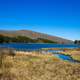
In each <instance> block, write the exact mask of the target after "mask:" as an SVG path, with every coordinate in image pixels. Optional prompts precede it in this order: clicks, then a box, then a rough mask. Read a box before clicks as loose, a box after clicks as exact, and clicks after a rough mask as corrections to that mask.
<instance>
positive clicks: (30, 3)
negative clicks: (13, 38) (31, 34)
mask: <svg viewBox="0 0 80 80" xmlns="http://www.w3.org/2000/svg"><path fill="white" fill-rule="evenodd" d="M0 29H1V30H2V29H3V30H4V29H5V30H21V29H26V30H32V31H37V32H42V33H47V34H50V35H55V36H60V37H63V38H67V39H71V40H76V39H78V40H79V39H80V0H0Z"/></svg>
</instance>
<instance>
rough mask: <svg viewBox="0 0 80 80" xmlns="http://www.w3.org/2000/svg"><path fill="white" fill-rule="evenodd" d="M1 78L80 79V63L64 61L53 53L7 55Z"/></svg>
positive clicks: (3, 61)
mask: <svg viewBox="0 0 80 80" xmlns="http://www.w3.org/2000/svg"><path fill="white" fill-rule="evenodd" d="M0 80H80V64H78V63H69V62H63V61H61V60H59V59H57V58H55V57H54V56H53V57H52V56H51V55H37V56H33V55H15V56H14V57H12V56H5V58H3V60H2V64H1V67H0Z"/></svg>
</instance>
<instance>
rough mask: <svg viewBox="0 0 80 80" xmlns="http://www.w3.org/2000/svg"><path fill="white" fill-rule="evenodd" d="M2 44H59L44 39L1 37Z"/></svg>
mask: <svg viewBox="0 0 80 80" xmlns="http://www.w3.org/2000/svg"><path fill="white" fill-rule="evenodd" d="M0 43H57V42H55V41H51V40H48V39H43V38H38V39H31V38H29V37H26V36H16V37H8V36H3V35H0Z"/></svg>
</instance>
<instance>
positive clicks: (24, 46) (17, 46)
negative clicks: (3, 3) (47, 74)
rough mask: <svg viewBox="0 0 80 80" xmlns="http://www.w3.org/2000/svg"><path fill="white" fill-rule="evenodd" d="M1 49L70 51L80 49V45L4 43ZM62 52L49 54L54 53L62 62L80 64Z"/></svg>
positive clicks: (0, 45)
mask: <svg viewBox="0 0 80 80" xmlns="http://www.w3.org/2000/svg"><path fill="white" fill-rule="evenodd" d="M0 47H6V48H14V49H16V50H20V51H28V50H30V51H31V50H39V49H41V48H69V49H73V48H80V46H79V45H74V44H73V45H72V44H69V45H66V44H24V43H10V44H7V43H4V44H0ZM61 51H62V50H48V51H47V52H51V53H53V55H54V56H55V57H57V58H60V59H62V60H67V61H70V62H79V63H80V61H76V60H74V59H72V58H71V56H69V55H64V54H59V53H60V52H61ZM44 52H45V51H44ZM47 52H45V53H47Z"/></svg>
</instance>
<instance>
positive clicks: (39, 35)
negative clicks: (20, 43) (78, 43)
mask: <svg viewBox="0 0 80 80" xmlns="http://www.w3.org/2000/svg"><path fill="white" fill-rule="evenodd" d="M0 35H4V36H8V37H17V36H25V37H28V38H30V39H33V40H37V39H38V40H39V41H40V42H42V43H43V42H44V41H48V40H49V41H50V42H51V41H53V42H57V43H60V44H69V43H70V44H71V43H73V41H71V40H67V39H64V38H60V37H56V36H51V35H48V34H44V33H38V32H34V31H29V30H17V31H7V30H6V31H5V30H0ZM43 40H44V41H43Z"/></svg>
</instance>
